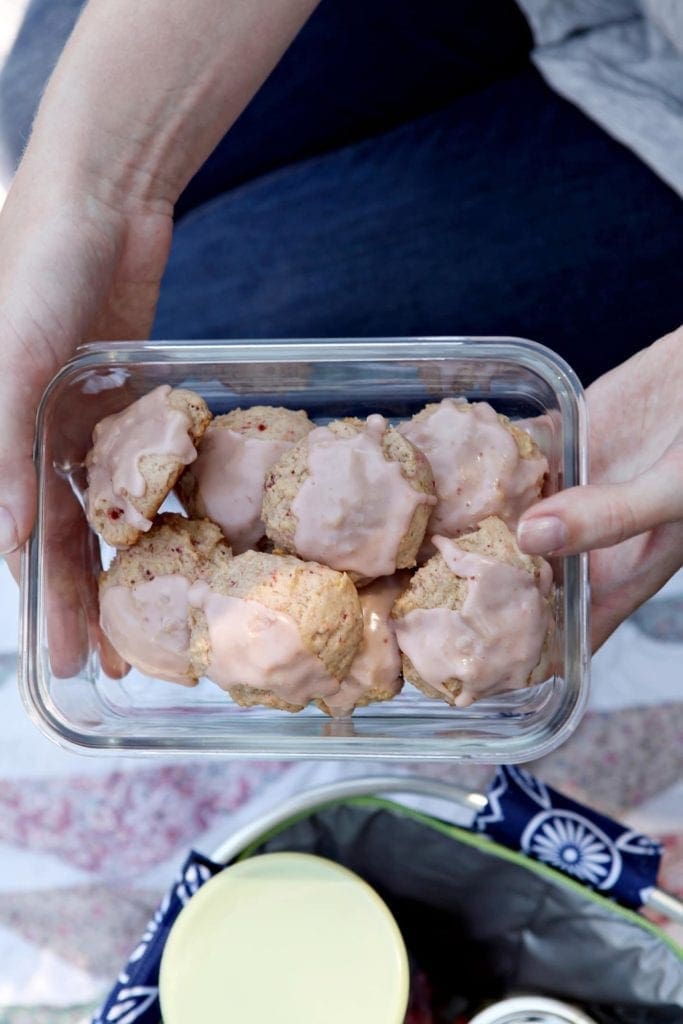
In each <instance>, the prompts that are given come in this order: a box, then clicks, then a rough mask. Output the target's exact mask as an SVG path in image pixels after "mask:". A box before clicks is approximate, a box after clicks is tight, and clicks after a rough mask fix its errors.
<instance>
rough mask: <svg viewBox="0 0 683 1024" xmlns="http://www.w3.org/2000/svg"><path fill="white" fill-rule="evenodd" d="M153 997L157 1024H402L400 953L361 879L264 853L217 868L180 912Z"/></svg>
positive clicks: (397, 938)
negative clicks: (158, 1012)
mask: <svg viewBox="0 0 683 1024" xmlns="http://www.w3.org/2000/svg"><path fill="white" fill-rule="evenodd" d="M159 996H160V1001H161V1012H162V1015H163V1020H164V1024H198V1022H200V1021H201V1024H222V1022H225V1024H228V1022H229V1024H235V1021H239V1022H240V1024H274V1022H275V1021H277V1024H402V1022H403V1020H404V1017H405V1013H406V1007H407V1003H408V958H407V955H406V950H405V946H404V944H403V939H402V937H401V933H400V932H399V930H398V926H397V925H396V922H395V920H394V918H393V917H392V915H391V913H390V911H389V909H388V908H387V906H386V904H385V903H384V902H383V901H382V900H381V899H380V897H379V896H378V895H377V893H376V892H375V891H374V889H372V888H371V887H370V886H369V885H367V884H366V882H364V881H363V880H362V879H361V878H359V877H358V876H357V875H355V874H353V872H351V871H348V870H347V869H346V868H343V867H341V866H340V865H339V864H335V863H334V862H333V861H329V860H324V859H323V858H321V857H314V856H311V855H310V854H305V853H268V854H264V855H262V856H260V857H252V858H250V859H248V860H245V861H241V862H240V863H238V864H234V865H232V866H231V867H229V868H226V869H225V870H224V871H222V872H221V873H220V874H218V875H216V876H215V877H214V878H212V879H211V881H209V882H207V883H206V885H204V886H203V887H202V888H201V889H200V890H199V892H198V893H197V894H196V895H195V896H194V897H193V898H192V899H191V900H190V902H189V903H188V904H187V905H186V907H185V908H184V909H183V910H182V912H181V913H180V915H179V916H178V918H177V920H176V922H175V924H174V926H173V928H172V929H171V932H170V935H169V937H168V941H167V943H166V947H165V949H164V955H163V959H162V962H161V973H160V978H159Z"/></svg>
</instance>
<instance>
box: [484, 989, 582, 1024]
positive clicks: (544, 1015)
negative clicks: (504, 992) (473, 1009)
mask: <svg viewBox="0 0 683 1024" xmlns="http://www.w3.org/2000/svg"><path fill="white" fill-rule="evenodd" d="M470 1024H595V1021H594V1020H593V1019H592V1018H591V1017H587V1016H586V1015H585V1013H582V1012H581V1010H577V1009H576V1008H575V1007H573V1006H569V1004H568V1003H560V1002H558V1000H557V999H546V998H544V997H543V996H515V997H514V998H513V999H504V1000H503V1002H502V1003H496V1004H495V1005H494V1006H489V1007H487V1008H486V1009H485V1010H482V1012H481V1013H478V1014H477V1016H476V1017H473V1018H472V1020H471V1021H470Z"/></svg>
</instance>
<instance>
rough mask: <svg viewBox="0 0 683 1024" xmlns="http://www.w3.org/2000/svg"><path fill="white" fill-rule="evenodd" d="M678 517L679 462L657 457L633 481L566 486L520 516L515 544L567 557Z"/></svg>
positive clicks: (681, 499) (681, 497) (682, 479)
mask: <svg viewBox="0 0 683 1024" xmlns="http://www.w3.org/2000/svg"><path fill="white" fill-rule="evenodd" d="M679 519H683V469H682V468H681V462H680V459H678V460H677V459H673V458H672V459H670V460H667V459H660V461H659V462H658V463H657V465H656V466H653V467H652V468H651V469H649V470H647V471H646V472H645V473H642V474H641V475H640V476H638V477H636V478H635V479H634V480H629V481H626V482H625V483H618V484H590V485H588V486H584V487H571V488H569V490H566V491H561V492H560V493H558V494H554V495H553V496H552V497H550V498H546V500H545V501H541V502H539V503H538V504H537V505H534V506H533V508H531V509H529V510H528V511H527V512H526V513H525V514H524V516H522V518H521V520H520V523H519V526H518V527H517V542H518V544H519V546H520V548H521V550H522V551H525V552H526V553H527V554H529V555H549V554H558V555H572V554H576V553H577V552H579V551H592V550H594V549H596V548H608V547H612V545H614V544H619V543H621V541H624V540H628V538H629V537H635V536H637V535H638V534H641V533H645V532H646V531H647V530H652V529H654V528H655V527H657V526H662V525H663V524H664V523H671V522H676V521H677V520H679Z"/></svg>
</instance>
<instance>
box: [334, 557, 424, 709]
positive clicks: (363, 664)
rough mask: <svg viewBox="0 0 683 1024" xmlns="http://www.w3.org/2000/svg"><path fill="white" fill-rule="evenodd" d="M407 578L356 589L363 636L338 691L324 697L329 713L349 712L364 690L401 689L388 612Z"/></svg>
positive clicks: (402, 576) (389, 691) (398, 658)
mask: <svg viewBox="0 0 683 1024" xmlns="http://www.w3.org/2000/svg"><path fill="white" fill-rule="evenodd" d="M407 582H408V574H407V573H403V574H400V576H399V577H398V578H397V577H396V576H390V577H384V578H383V579H379V580H376V581H375V582H374V583H371V584H370V585H369V586H368V587H363V589H362V590H360V591H359V592H358V597H359V598H360V605H361V609H362V611H363V639H362V640H361V644H360V647H359V648H358V652H357V654H356V656H355V658H354V659H353V661H352V662H351V667H350V669H349V672H348V675H347V676H346V679H344V681H343V682H342V684H341V687H340V689H339V692H338V693H335V694H333V695H332V696H331V697H327V698H326V700H325V705H326V706H327V708H328V710H329V711H330V712H331V714H333V715H335V716H339V717H341V716H343V715H348V714H350V713H351V711H352V710H353V708H354V707H355V705H356V702H357V701H358V700H360V698H361V697H362V696H363V694H364V693H366V691H368V690H381V691H382V693H383V694H386V695H387V696H391V695H393V694H396V693H398V692H399V690H400V689H401V687H402V685H403V679H402V678H401V655H400V653H399V649H398V644H397V642H396V630H395V626H394V620H393V619H392V618H390V613H391V608H392V605H393V603H394V601H395V600H396V598H397V597H398V595H399V594H400V592H401V590H402V589H403V588H404V587H405V586H407Z"/></svg>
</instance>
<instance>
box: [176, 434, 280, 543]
mask: <svg viewBox="0 0 683 1024" xmlns="http://www.w3.org/2000/svg"><path fill="white" fill-rule="evenodd" d="M292 447H293V442H292V441H275V440H269V439H265V438H264V439H263V440H261V438H258V437H245V436H244V434H240V433H238V432H237V431H235V430H230V429H229V428H226V427H221V426H214V425H213V424H212V425H211V426H210V427H209V428H208V430H207V431H206V433H205V434H204V437H203V438H202V443H201V446H200V448H199V455H198V457H197V461H196V463H195V464H194V466H193V468H192V471H193V473H194V476H195V478H196V480H197V484H198V489H199V496H200V498H201V501H202V503H203V505H204V509H205V514H206V515H207V516H208V517H209V519H212V520H213V522H214V523H217V524H218V525H219V526H220V527H221V529H222V530H223V532H224V533H225V536H226V537H227V538H228V540H229V541H230V544H231V546H232V549H233V551H234V553H235V554H236V555H239V554H241V553H242V552H243V551H247V550H248V549H249V548H250V547H252V546H253V545H254V544H256V542H257V541H259V540H260V539H261V537H263V535H264V533H265V527H264V525H263V522H262V520H261V505H262V503H263V484H264V481H265V478H266V473H267V472H268V470H269V469H270V467H271V466H272V465H273V464H274V463H275V462H277V460H278V459H279V458H280V456H281V455H282V454H283V453H284V452H286V451H287V450H288V449H289V448H292Z"/></svg>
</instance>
